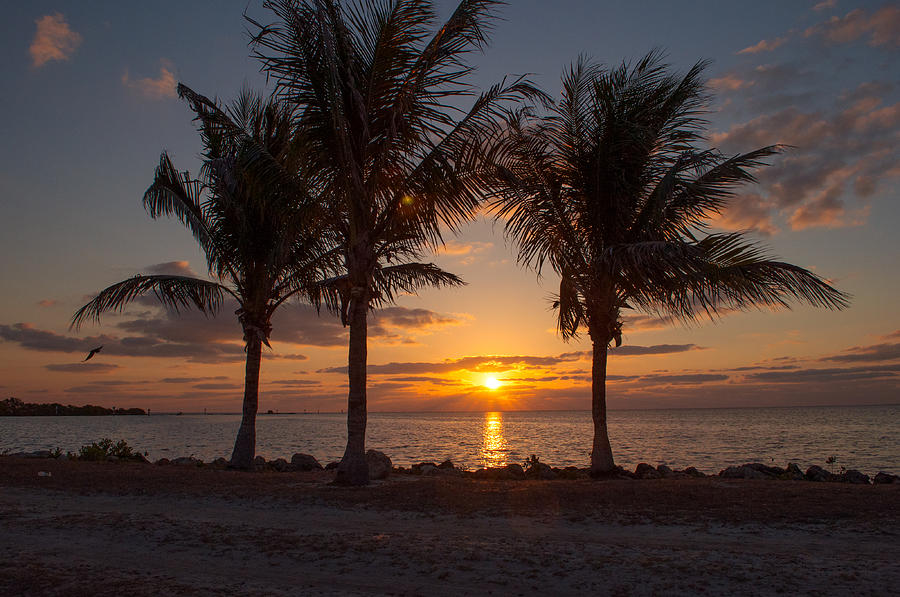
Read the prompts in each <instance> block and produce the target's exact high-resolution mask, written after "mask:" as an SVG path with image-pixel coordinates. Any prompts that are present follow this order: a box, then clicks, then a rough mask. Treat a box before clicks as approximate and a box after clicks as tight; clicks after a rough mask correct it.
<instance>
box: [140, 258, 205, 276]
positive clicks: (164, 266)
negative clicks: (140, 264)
mask: <svg viewBox="0 0 900 597" xmlns="http://www.w3.org/2000/svg"><path fill="white" fill-rule="evenodd" d="M144 271H146V272H147V273H148V274H155V275H163V276H165V275H168V276H191V277H196V276H197V273H196V272H195V271H194V270H192V269H191V264H190V263H188V262H187V261H165V262H163V263H154V264H153V265H148V266H147V267H145V268H144Z"/></svg>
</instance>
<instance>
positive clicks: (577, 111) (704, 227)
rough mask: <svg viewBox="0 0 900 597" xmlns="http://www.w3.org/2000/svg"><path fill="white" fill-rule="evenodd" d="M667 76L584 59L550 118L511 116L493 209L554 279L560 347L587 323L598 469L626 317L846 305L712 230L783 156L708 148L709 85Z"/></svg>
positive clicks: (696, 74) (642, 64) (657, 69)
mask: <svg viewBox="0 0 900 597" xmlns="http://www.w3.org/2000/svg"><path fill="white" fill-rule="evenodd" d="M705 66H706V63H704V62H700V63H697V64H696V65H695V66H694V67H693V68H691V69H690V70H689V71H688V72H687V73H686V74H685V75H683V76H677V75H674V74H670V73H669V72H668V66H667V65H666V64H664V63H663V62H662V57H661V55H660V53H659V52H651V53H650V54H648V55H647V56H645V57H644V58H643V59H642V60H640V61H639V62H637V63H636V64H635V65H633V66H628V65H626V64H622V65H621V66H620V67H618V68H614V69H602V68H600V67H599V66H597V65H594V64H592V63H591V62H589V61H587V60H585V59H579V60H578V61H577V63H575V64H574V65H573V66H572V67H571V69H570V70H569V72H567V73H566V74H565V75H564V77H563V91H562V98H561V100H560V101H559V102H557V103H556V104H555V105H553V106H552V108H551V109H550V111H549V114H548V115H546V116H544V117H537V116H534V114H533V111H531V110H529V109H520V110H518V111H517V112H515V113H513V114H511V115H510V116H509V118H508V125H509V127H508V136H507V139H506V142H505V143H506V149H505V152H504V156H503V159H502V160H500V162H499V167H500V168H501V170H502V175H503V176H504V177H505V184H504V188H503V189H502V190H501V191H500V192H499V195H498V196H499V198H498V199H496V200H495V201H494V202H493V203H492V204H491V208H492V209H493V210H494V211H495V214H496V217H497V218H498V219H505V220H506V224H505V231H506V234H507V235H508V236H509V237H511V238H513V239H514V240H515V241H516V242H517V244H518V260H519V263H520V264H525V265H527V266H530V267H532V268H534V269H535V270H536V271H537V272H538V274H540V272H541V268H542V267H543V266H544V265H545V264H547V263H549V264H550V266H551V267H552V269H553V270H554V271H555V272H556V273H557V274H558V275H559V276H560V286H559V294H558V295H557V296H556V300H555V301H554V303H553V307H554V308H555V310H556V313H557V324H558V330H559V333H560V334H561V336H562V338H563V339H564V340H569V339H571V338H573V337H575V336H576V335H577V333H578V331H579V329H583V328H587V331H588V335H589V336H590V339H591V342H592V346H593V363H592V380H593V383H592V417H593V422H594V439H593V446H592V450H591V471H592V473H594V474H601V473H605V472H609V471H612V470H613V469H614V468H615V467H614V461H613V456H612V449H611V447H610V443H609V435H608V432H607V422H606V366H607V350H608V347H609V345H610V344H611V343H612V342H615V345H616V346H619V345H620V344H621V343H622V319H621V312H622V310H623V309H638V310H641V311H644V312H648V313H651V314H656V315H667V316H670V317H673V318H675V319H677V320H681V321H682V322H694V321H697V320H698V319H700V318H702V317H704V316H709V317H710V318H714V317H716V316H718V315H720V314H722V313H723V312H726V311H728V310H733V309H746V308H749V307H758V308H773V307H775V308H777V307H787V306H788V304H789V303H790V302H792V301H795V302H806V303H809V304H811V305H814V306H817V307H825V308H830V309H841V308H844V307H846V306H847V305H848V298H849V297H848V295H846V294H844V293H842V292H840V291H838V290H836V289H834V288H833V287H832V286H830V285H829V284H828V283H827V282H825V281H824V280H822V279H821V278H819V277H818V276H816V275H815V274H813V273H811V272H809V271H807V270H805V269H803V268H801V267H797V266H795V265H791V264H788V263H783V262H781V261H777V260H774V259H772V258H770V257H768V256H766V255H765V253H764V250H763V249H762V248H761V247H759V246H758V245H756V244H753V243H752V242H749V241H748V240H746V239H745V238H744V236H743V235H742V234H740V233H724V234H710V233H708V232H707V231H708V228H709V219H710V218H711V217H712V216H713V215H715V214H717V213H719V211H720V210H721V209H722V208H723V207H725V206H726V205H727V203H728V201H729V200H730V199H731V198H732V197H733V196H734V194H735V191H736V188H737V187H738V186H740V185H742V184H745V183H750V182H754V177H753V174H752V171H753V170H754V169H756V168H758V167H760V166H762V165H764V159H765V158H767V157H769V156H772V155H774V154H776V153H778V152H779V151H781V148H780V147H779V146H770V147H764V148H761V149H757V150H755V151H752V152H749V153H746V154H742V155H736V156H733V157H727V156H724V155H722V154H721V153H719V152H718V151H715V150H709V149H699V148H698V147H697V145H698V144H700V143H701V142H702V141H703V140H704V136H703V128H704V125H705V124H706V122H705V121H704V120H703V114H704V105H705V102H706V101H707V96H706V89H705V83H704V80H703V78H702V73H703V70H704V68H705Z"/></svg>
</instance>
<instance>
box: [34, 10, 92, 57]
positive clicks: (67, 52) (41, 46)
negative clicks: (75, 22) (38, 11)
mask: <svg viewBox="0 0 900 597" xmlns="http://www.w3.org/2000/svg"><path fill="white" fill-rule="evenodd" d="M35 23H37V31H36V32H35V34H34V39H33V40H32V41H31V47H29V48H28V51H29V52H30V53H31V64H32V65H33V66H35V67H41V66H44V65H45V64H47V63H48V62H50V61H51V60H68V59H69V58H70V57H71V56H72V54H73V53H75V49H76V48H77V47H78V46H79V45H81V41H82V37H81V34H79V33H77V32H75V31H72V29H70V28H69V24H68V23H66V18H65V17H64V16H63V15H62V14H61V13H58V12H57V13H54V14H52V15H44V16H42V17H41V18H39V19H38V20H36V21H35Z"/></svg>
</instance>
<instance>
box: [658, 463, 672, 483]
mask: <svg viewBox="0 0 900 597" xmlns="http://www.w3.org/2000/svg"><path fill="white" fill-rule="evenodd" d="M656 472H658V473H659V474H660V475H661V476H662V478H663V479H669V478H671V477H674V476H675V471H673V470H672V469H671V468H669V467H668V466H666V465H665V464H660V465H659V466H657V467H656Z"/></svg>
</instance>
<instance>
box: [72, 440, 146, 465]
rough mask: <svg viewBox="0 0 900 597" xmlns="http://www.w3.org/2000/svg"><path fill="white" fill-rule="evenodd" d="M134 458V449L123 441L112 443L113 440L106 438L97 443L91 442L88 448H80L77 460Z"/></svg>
mask: <svg viewBox="0 0 900 597" xmlns="http://www.w3.org/2000/svg"><path fill="white" fill-rule="evenodd" d="M135 456H136V455H135V453H134V449H133V448H132V447H131V446H129V445H128V442H126V441H125V440H124V439H120V440H119V441H118V442H116V443H113V440H111V439H109V438H108V437H105V438H103V439H101V440H100V441H99V442H93V443H92V444H91V445H89V446H81V449H80V450H79V451H78V458H79V459H81V460H108V459H109V458H110V457H115V458H118V459H120V460H132V459H134V458H135Z"/></svg>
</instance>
